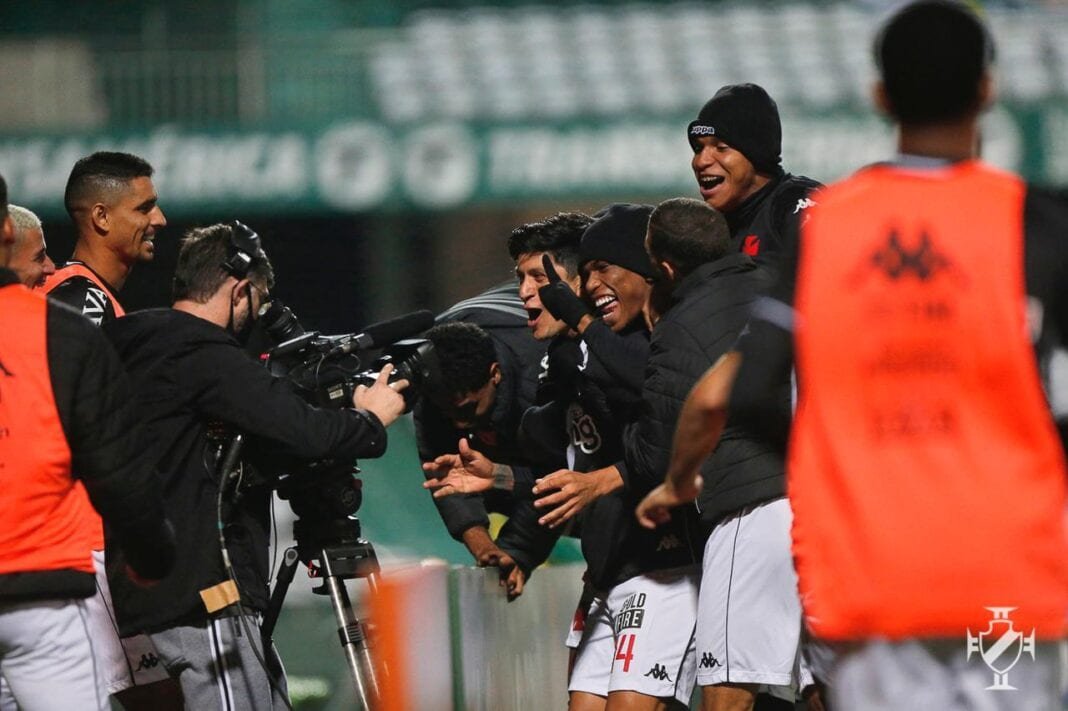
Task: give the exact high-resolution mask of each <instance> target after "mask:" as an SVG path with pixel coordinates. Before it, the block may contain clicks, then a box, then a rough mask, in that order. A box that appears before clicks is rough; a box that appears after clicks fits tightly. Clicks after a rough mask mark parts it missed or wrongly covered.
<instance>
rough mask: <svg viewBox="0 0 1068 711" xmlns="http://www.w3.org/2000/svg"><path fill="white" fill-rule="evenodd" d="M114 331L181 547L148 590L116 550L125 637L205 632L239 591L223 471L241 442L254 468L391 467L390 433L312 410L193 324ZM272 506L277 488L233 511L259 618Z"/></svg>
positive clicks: (252, 494)
mask: <svg viewBox="0 0 1068 711" xmlns="http://www.w3.org/2000/svg"><path fill="white" fill-rule="evenodd" d="M104 330H105V333H106V334H107V336H108V337H109V338H110V339H111V341H112V343H113V344H114V346H115V349H116V351H118V353H119V357H120V358H121V360H122V361H123V364H124V365H125V367H126V370H127V373H128V374H129V376H130V379H131V381H132V382H133V383H134V386H135V390H136V405H137V408H138V410H139V414H140V417H141V420H142V422H144V424H145V429H146V433H145V434H146V437H145V441H144V446H145V447H148V448H150V449H151V450H152V451H153V454H154V460H155V462H156V464H157V467H158V469H159V471H160V475H161V480H162V485H163V498H164V508H165V509H166V512H167V515H168V517H169V518H170V519H171V521H172V522H173V523H174V527H175V531H176V533H177V539H178V541H179V548H178V558H177V562H176V563H175V566H174V570H173V571H172V572H171V574H170V575H168V576H167V577H166V578H164V579H163V580H162V581H161V582H160V583H159V584H158V585H156V586H155V587H152V588H148V589H146V588H141V587H138V586H136V585H134V584H132V583H131V582H130V581H129V580H128V579H126V577H125V576H124V575H122V574H121V571H122V566H123V560H122V556H121V554H120V552H119V551H118V550H116V549H114V548H113V546H112V544H111V541H110V540H109V541H108V545H107V565H108V581H109V584H110V585H111V593H112V598H113V600H114V603H115V611H116V614H117V616H118V622H119V629H120V632H121V634H123V635H129V634H133V633H136V632H140V631H155V630H160V629H166V628H169V627H173V626H176V625H179V624H192V623H196V622H198V621H202V620H204V619H206V617H207V616H208V615H207V611H206V609H205V605H204V602H203V601H202V600H201V596H200V591H202V590H205V589H207V588H211V587H213V586H215V585H218V584H219V583H222V582H225V581H226V580H227V579H228V576H227V573H226V570H225V568H224V567H223V561H222V556H221V553H220V549H219V537H218V525H217V521H218V519H217V514H216V499H217V493H218V489H219V480H218V475H217V471H216V469H217V461H218V459H219V456H220V452H221V451H222V448H223V447H224V446H225V445H226V444H227V443H228V442H229V439H230V436H231V435H233V434H235V433H238V432H240V433H244V434H246V435H248V436H249V437H250V439H249V441H248V443H247V444H246V445H245V449H244V451H243V459H244V460H245V461H246V462H247V461H248V460H249V459H251V458H255V457H256V455H257V453H264V452H265V451H266V449H267V448H270V449H271V450H272V456H274V455H285V456H287V457H293V458H297V459H301V460H325V459H327V458H331V459H336V460H338V461H339V462H344V461H346V460H355V459H356V458H357V457H376V456H379V455H381V454H382V452H384V451H385V447H386V432H385V429H384V428H383V427H382V423H381V422H380V421H379V419H378V418H377V417H376V416H375V415H374V414H372V413H370V412H365V411H362V410H353V409H343V410H325V409H320V408H315V407H312V406H310V405H308V404H307V403H306V402H305V401H304V400H303V399H302V398H301V397H300V396H299V395H297V394H296V392H295V391H294V390H293V388H292V387H291V386H290V384H289V383H288V382H287V381H285V380H283V379H281V378H276V377H274V376H272V375H271V374H270V373H268V372H267V369H266V368H264V367H262V366H261V365H259V364H258V363H256V361H254V360H253V359H252V358H250V357H249V356H248V354H247V353H246V351H245V350H244V349H243V348H242V347H241V345H240V344H239V343H238V342H237V341H236V340H235V339H234V338H233V337H232V336H231V335H230V334H229V333H227V332H226V331H225V330H223V329H222V328H220V327H219V326H217V325H215V324H213V323H211V322H209V321H206V320H204V319H201V318H198V317H196V316H193V315H191V314H188V313H185V312H182V311H177V310H174V309H153V310H149V311H141V312H138V313H136V314H132V315H129V316H126V317H124V318H121V319H118V320H117V321H115V322H114V323H111V324H108V325H106V326H105V327H104ZM270 497H271V490H270V487H269V486H259V487H253V488H251V489H248V490H243V493H242V495H241V497H240V499H239V500H238V502H237V503H236V504H235V503H230V504H228V505H226V506H225V507H224V511H223V518H224V521H225V522H226V525H225V532H226V540H227V547H228V549H229V553H230V557H231V560H232V562H233V566H234V569H235V572H236V575H237V579H238V584H239V586H240V589H241V599H242V603H243V604H244V606H245V607H246V608H250V609H252V610H260V611H262V610H265V609H266V607H267V599H268V587H267V586H268V580H267V575H268V569H267V565H268V560H267V558H268V540H269V538H268V536H269V532H270ZM226 499H227V501H230V502H232V501H233V497H232V496H227V497H226Z"/></svg>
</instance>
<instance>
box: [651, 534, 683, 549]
mask: <svg viewBox="0 0 1068 711" xmlns="http://www.w3.org/2000/svg"><path fill="white" fill-rule="evenodd" d="M680 547H682V541H680V540H679V537H678V536H676V535H675V534H674V533H669V534H667V535H666V536H664V537H663V538H661V539H660V542H659V543H657V544H656V552H657V553H659V552H660V551H671V550H675V549H676V548H680Z"/></svg>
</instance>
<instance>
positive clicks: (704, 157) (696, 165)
mask: <svg viewBox="0 0 1068 711" xmlns="http://www.w3.org/2000/svg"><path fill="white" fill-rule="evenodd" d="M694 143H695V148H696V150H695V151H694V154H693V161H692V162H691V163H690V165H691V166H693V173H694V176H695V177H696V178H697V186H698V188H699V189H700V191H701V197H702V198H703V199H704V201H705V203H706V204H708V205H709V207H714V208H716V209H717V210H719V211H720V212H731V211H732V210H735V209H736V208H737V207H738V206H739V205H741V204H742V203H743V202H745V200H746V198H748V197H749V196H750V195H753V194H754V193H756V192H757V191H758V190H760V189H761V188H762V187H764V186H765V185H767V184H768V181H769V180H770V178H768V176H766V175H761V174H760V173H758V172H757V170H756V168H755V167H753V164H752V163H750V162H749V159H748V158H746V157H745V156H744V155H743V154H742V152H741V151H738V150H736V149H734V148H731V147H730V146H729V145H728V144H726V143H724V142H723V141H722V140H720V139H719V138H717V137H716V136H699V137H697V138H695V139H694Z"/></svg>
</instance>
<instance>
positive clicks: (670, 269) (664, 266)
mask: <svg viewBox="0 0 1068 711" xmlns="http://www.w3.org/2000/svg"><path fill="white" fill-rule="evenodd" d="M657 266H658V267H660V272H661V273H662V274H663V275H664V276H665V277H666V278H667V280H668V281H675V276H676V275H677V274H678V271H677V270H676V269H675V265H674V264H672V263H671V262H668V261H665V260H663V259H661V260H660V261H659V262H658V263H657Z"/></svg>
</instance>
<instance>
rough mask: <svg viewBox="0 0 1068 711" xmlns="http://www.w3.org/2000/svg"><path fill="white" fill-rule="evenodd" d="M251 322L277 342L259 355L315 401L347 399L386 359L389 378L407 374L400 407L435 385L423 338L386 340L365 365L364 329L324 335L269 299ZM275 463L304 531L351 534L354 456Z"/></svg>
mask: <svg viewBox="0 0 1068 711" xmlns="http://www.w3.org/2000/svg"><path fill="white" fill-rule="evenodd" d="M257 324H258V325H259V327H260V329H261V331H262V333H263V334H264V335H265V336H266V338H265V339H264V340H265V342H266V343H275V344H277V345H274V346H273V347H270V348H268V349H267V350H266V352H259V353H257V355H259V357H260V360H261V361H262V362H263V364H264V365H265V366H266V367H267V369H268V370H269V371H270V372H271V373H272V374H273V375H275V376H278V377H282V378H285V379H286V380H287V381H288V382H289V383H290V385H291V386H292V387H293V388H294V389H295V390H296V391H297V392H298V393H299V394H300V396H301V397H302V398H303V399H304V400H305V401H307V402H308V403H309V404H311V405H314V406H316V407H323V408H334V409H340V408H344V407H351V406H352V398H353V394H354V393H355V391H356V388H357V387H358V386H360V385H366V386H371V385H373V384H374V382H375V380H376V379H377V376H378V373H379V371H381V369H382V367H383V366H385V365H386V364H387V363H392V364H393V366H394V370H393V372H392V373H390V376H389V381H390V382H396V381H398V380H407V381H408V387H407V388H406V389H405V390H404V391H403V392H402V394H403V395H404V398H405V402H406V404H407V409H411V407H412V406H413V405H414V403H415V401H416V400H417V399H418V397H419V395H420V393H422V392H423V391H424V389H425V388H431V389H435V388H437V387H440V381H441V376H440V367H439V365H438V360H437V357H436V356H435V355H434V348H433V344H432V343H431V342H430V341H429V340H426V339H422V338H409V339H404V340H400V341H397V342H395V343H391V344H389V345H388V346H386V347H385V348H384V349H381V353H380V355H378V357H377V358H374V359H372V360H371V367H369V368H366V367H364V360H366V359H369V358H370V356H371V355H372V354H373V352H374V350H376V349H373V348H372V347H370V345H371V344H368V341H369V339H367V338H366V337H365V336H364V334H344V335H338V336H326V335H322V334H321V333H319V332H318V331H305V330H304V328H303V327H302V326H301V325H300V321H299V319H298V318H297V317H296V315H295V314H294V313H293V312H292V311H291V310H290V309H289V308H288V307H286V306H285V305H284V304H282V303H281V301H279V300H277V299H275V300H274V301H272V302H270V303H269V304H265V305H264V306H263V307H262V308H261V310H260V314H259V318H258V319H257ZM255 350H256V351H262V348H256V349H255ZM283 468H287V469H288V471H286V472H285V473H283V474H280V475H279V476H277V477H276V478H275V480H274V486H275V487H276V489H277V491H278V495H279V496H280V497H281V498H283V499H286V500H288V501H289V504H290V507H291V508H292V509H293V512H294V513H296V514H297V516H298V517H299V518H300V520H301V530H303V531H304V532H305V533H304V535H305V537H309V538H312V539H314V540H315V541H316V542H322V541H325V540H336V539H337V538H338V537H339V536H340V535H342V533H343V532H346V531H349V532H351V531H352V529H353V528H355V535H356V536H357V537H358V535H359V534H358V530H359V529H358V523H357V522H355V520H354V519H353V518H352V517H353V516H354V515H355V514H356V512H357V511H358V510H359V508H360V505H361V503H362V499H363V496H362V492H361V485H362V483H361V481H360V480H359V479H357V478H356V474H358V473H359V469H358V468H357V467H356V462H355V461H344V462H342V461H335V460H318V461H310V462H309V461H302V462H290V463H289V464H288V465H287V466H286V467H283ZM354 523H355V526H353V524H354ZM346 537H348V536H347V535H346ZM312 547H315V546H314V545H313V546H312Z"/></svg>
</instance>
